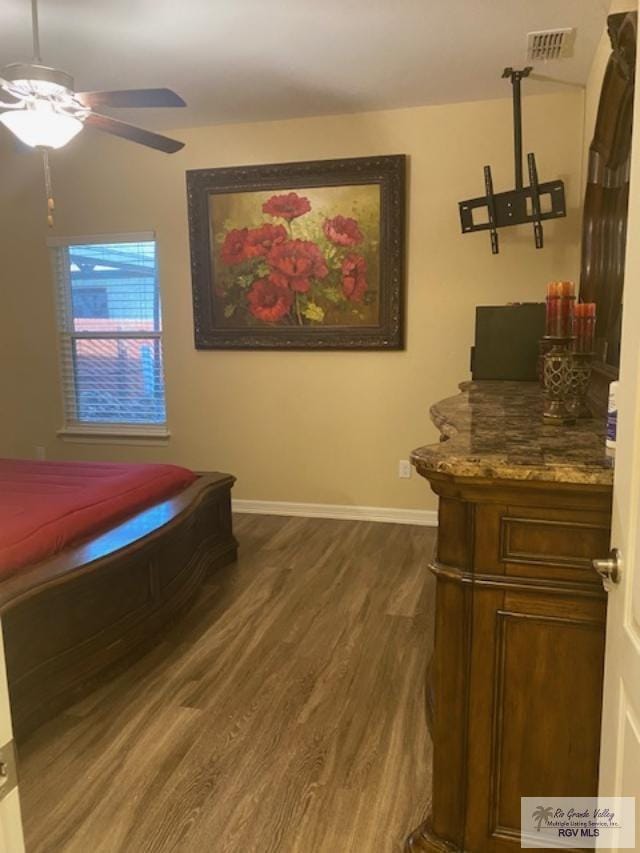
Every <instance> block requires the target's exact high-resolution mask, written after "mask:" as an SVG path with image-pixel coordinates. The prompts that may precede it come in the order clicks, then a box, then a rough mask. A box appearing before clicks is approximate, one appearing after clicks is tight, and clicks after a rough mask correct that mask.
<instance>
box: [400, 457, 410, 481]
mask: <svg viewBox="0 0 640 853" xmlns="http://www.w3.org/2000/svg"><path fill="white" fill-rule="evenodd" d="M398 477H400V479H401V480H408V479H409V478H410V477H411V462H409V460H408V459H401V460H400V461H399V462H398Z"/></svg>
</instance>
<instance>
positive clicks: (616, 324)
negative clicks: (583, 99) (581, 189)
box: [580, 12, 637, 368]
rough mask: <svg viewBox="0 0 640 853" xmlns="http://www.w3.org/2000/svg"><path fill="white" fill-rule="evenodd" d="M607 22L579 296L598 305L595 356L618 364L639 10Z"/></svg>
mask: <svg viewBox="0 0 640 853" xmlns="http://www.w3.org/2000/svg"><path fill="white" fill-rule="evenodd" d="M607 26H608V30H609V37H610V39H611V45H612V48H613V49H612V52H611V56H610V57H609V62H608V64H607V68H606V71H605V76H604V80H603V83H602V92H601V94H600V103H599V106H598V115H597V118H596V126H595V131H594V135H593V141H592V142H591V146H590V148H589V162H588V174H587V188H586V194H585V202H584V218H583V231H582V263H581V276H580V298H581V300H582V301H583V302H595V303H597V306H598V307H597V312H598V322H597V328H596V356H597V359H598V361H600V362H602V363H603V364H604V365H608V366H610V367H615V368H617V367H618V365H619V363H620V329H621V320H622V287H623V282H624V257H625V248H626V233H627V207H628V201H629V172H630V169H629V164H630V153H631V130H632V123H633V92H634V75H635V57H636V36H637V13H635V12H629V13H621V14H617V15H610V16H609V18H608V19H607Z"/></svg>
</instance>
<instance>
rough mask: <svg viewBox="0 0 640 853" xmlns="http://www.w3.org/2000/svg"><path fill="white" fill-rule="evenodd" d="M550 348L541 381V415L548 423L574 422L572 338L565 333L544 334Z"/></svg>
mask: <svg viewBox="0 0 640 853" xmlns="http://www.w3.org/2000/svg"><path fill="white" fill-rule="evenodd" d="M544 340H546V341H549V343H550V345H551V349H550V350H549V352H547V353H545V356H544V369H543V383H544V409H543V417H544V419H545V421H547V422H548V423H550V424H558V425H561V424H572V423H575V420H576V414H575V405H574V404H573V399H574V396H573V394H572V387H571V381H572V373H571V367H572V363H573V362H572V356H573V353H572V352H571V350H572V347H573V343H574V338H573V337H571V336H569V335H567V336H564V337H560V336H550V335H547V336H545V338H544Z"/></svg>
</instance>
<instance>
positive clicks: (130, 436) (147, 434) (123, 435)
mask: <svg viewBox="0 0 640 853" xmlns="http://www.w3.org/2000/svg"><path fill="white" fill-rule="evenodd" d="M57 436H58V438H59V439H61V440H62V441H69V442H72V443H74V444H153V445H158V444H168V443H169V439H170V438H171V433H170V432H169V430H168V429H167V428H166V427H134V426H126V425H123V426H121V427H120V426H117V427H116V426H108V425H105V426H100V425H96V426H83V425H78V426H66V427H63V428H62V429H59V430H58V432H57Z"/></svg>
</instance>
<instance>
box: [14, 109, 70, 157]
mask: <svg viewBox="0 0 640 853" xmlns="http://www.w3.org/2000/svg"><path fill="white" fill-rule="evenodd" d="M0 122H2V124H4V125H5V127H8V128H9V130H10V131H11V132H12V133H14V134H15V135H16V136H17V137H18V139H19V140H20V141H21V142H24V144H25V145H29V146H30V147H31V148H62V147H63V146H64V145H66V144H67V143H68V142H71V140H72V139H73V138H74V136H77V134H78V133H80V131H81V130H82V122H81V121H80V119H78V118H76V117H75V116H71V115H68V114H67V113H64V112H59V111H57V110H54V109H52V107H51V105H50V104H49V103H48V102H41V103H39V104H34V105H33V106H32V107H30V108H28V109H24V110H10V111H8V112H5V113H2V114H0Z"/></svg>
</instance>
